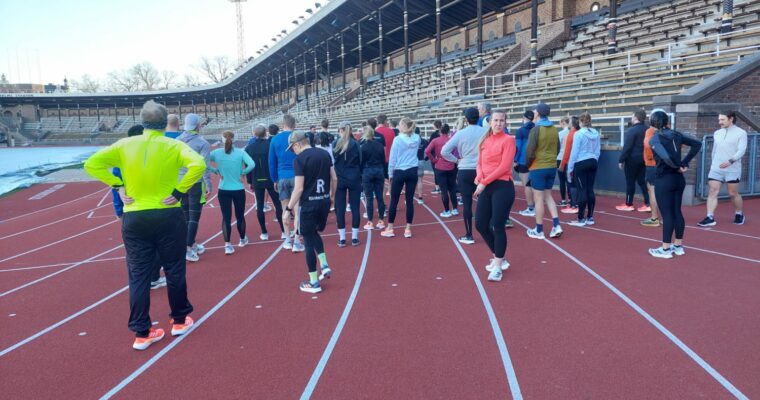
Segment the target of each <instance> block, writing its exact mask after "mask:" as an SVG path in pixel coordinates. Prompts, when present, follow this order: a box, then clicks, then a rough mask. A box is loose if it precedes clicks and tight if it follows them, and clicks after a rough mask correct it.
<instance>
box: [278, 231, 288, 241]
mask: <svg viewBox="0 0 760 400" xmlns="http://www.w3.org/2000/svg"><path fill="white" fill-rule="evenodd" d="M287 238H288V235H286V234H285V232H283V233H281V234H280V240H285V239H287Z"/></svg>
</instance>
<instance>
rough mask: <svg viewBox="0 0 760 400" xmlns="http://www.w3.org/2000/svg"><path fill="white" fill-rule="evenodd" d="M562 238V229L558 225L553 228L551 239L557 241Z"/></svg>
mask: <svg viewBox="0 0 760 400" xmlns="http://www.w3.org/2000/svg"><path fill="white" fill-rule="evenodd" d="M560 236H562V227H561V226H559V225H557V226H555V227H553V228H552V231H551V232H550V233H549V237H550V238H554V239H556V238H558V237H560Z"/></svg>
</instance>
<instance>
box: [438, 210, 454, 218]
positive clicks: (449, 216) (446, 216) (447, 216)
mask: <svg viewBox="0 0 760 400" xmlns="http://www.w3.org/2000/svg"><path fill="white" fill-rule="evenodd" d="M439 215H440V216H441V217H443V218H451V211H444V212H442V213H440V214H439Z"/></svg>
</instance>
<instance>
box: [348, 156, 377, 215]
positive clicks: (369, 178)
mask: <svg viewBox="0 0 760 400" xmlns="http://www.w3.org/2000/svg"><path fill="white" fill-rule="evenodd" d="M384 180H385V178H384V176H383V170H382V168H364V173H363V174H362V186H363V187H364V197H365V198H366V201H367V219H369V220H370V221H372V220H373V219H374V218H375V208H374V204H373V202H372V200H373V199H375V200H377V215H378V217H379V218H380V219H383V218H385V198H384V197H383V181H384ZM351 207H353V206H351Z"/></svg>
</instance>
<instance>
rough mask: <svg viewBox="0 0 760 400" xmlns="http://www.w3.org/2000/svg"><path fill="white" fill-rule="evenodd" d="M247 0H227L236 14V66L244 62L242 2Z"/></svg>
mask: <svg viewBox="0 0 760 400" xmlns="http://www.w3.org/2000/svg"><path fill="white" fill-rule="evenodd" d="M245 1H248V0H229V2H230V3H235V14H237V53H238V65H243V63H244V62H245V34H244V33H243V4H242V3H243V2H245Z"/></svg>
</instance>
